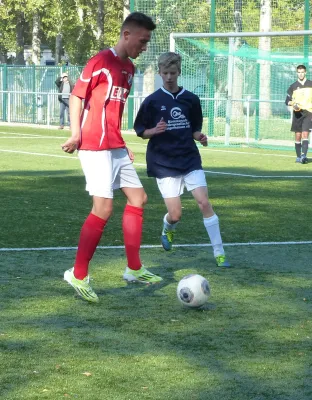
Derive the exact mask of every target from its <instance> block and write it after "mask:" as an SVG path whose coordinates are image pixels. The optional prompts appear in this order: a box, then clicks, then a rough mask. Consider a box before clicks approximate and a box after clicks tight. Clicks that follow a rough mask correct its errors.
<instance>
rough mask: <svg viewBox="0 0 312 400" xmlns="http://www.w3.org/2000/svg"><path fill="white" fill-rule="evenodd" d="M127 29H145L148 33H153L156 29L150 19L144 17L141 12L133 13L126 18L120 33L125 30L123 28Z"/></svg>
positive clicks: (146, 16)
mask: <svg viewBox="0 0 312 400" xmlns="http://www.w3.org/2000/svg"><path fill="white" fill-rule="evenodd" d="M129 27H138V28H145V29H147V30H148V31H153V30H154V29H155V28H156V25H155V23H154V21H153V20H152V18H151V17H149V16H148V15H145V14H143V13H141V12H133V13H131V14H129V15H128V16H127V18H126V19H125V20H124V22H123V24H122V25H121V32H123V31H124V30H125V28H129Z"/></svg>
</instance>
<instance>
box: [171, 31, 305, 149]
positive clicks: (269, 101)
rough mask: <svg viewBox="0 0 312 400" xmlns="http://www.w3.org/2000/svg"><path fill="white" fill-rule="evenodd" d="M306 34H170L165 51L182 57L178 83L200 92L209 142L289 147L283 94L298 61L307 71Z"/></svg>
mask: <svg viewBox="0 0 312 400" xmlns="http://www.w3.org/2000/svg"><path fill="white" fill-rule="evenodd" d="M311 33H312V31H293V32H285V31H284V32H270V33H266V34H265V33H263V32H250V33H248V32H245V33H227V34H225V33H224V34H208V33H207V34H205V33H198V34H191V33H172V34H171V35H170V39H171V40H170V50H171V51H175V52H178V53H180V54H181V56H182V73H181V77H180V84H181V85H182V86H184V87H185V88H187V89H188V90H191V91H193V92H194V93H195V94H197V95H198V96H199V97H200V99H201V103H202V107H203V112H204V129H203V130H204V131H205V132H208V135H209V136H210V144H216V145H217V144H218V143H222V144H225V145H242V144H246V145H249V146H261V147H268V148H269V147H279V148H280V147H281V146H293V141H294V136H293V133H291V132H290V120H291V116H292V110H291V109H290V107H287V106H286V105H285V98H286V94H287V89H288V87H289V86H290V85H291V84H292V83H293V82H294V81H295V80H297V75H296V67H297V66H298V65H301V64H303V65H305V66H306V68H307V75H308V78H309V72H312V57H311V56H310V55H309V54H311V51H310V50H311V48H310V46H309V41H308V40H307V37H308V34H311ZM310 76H311V74H310Z"/></svg>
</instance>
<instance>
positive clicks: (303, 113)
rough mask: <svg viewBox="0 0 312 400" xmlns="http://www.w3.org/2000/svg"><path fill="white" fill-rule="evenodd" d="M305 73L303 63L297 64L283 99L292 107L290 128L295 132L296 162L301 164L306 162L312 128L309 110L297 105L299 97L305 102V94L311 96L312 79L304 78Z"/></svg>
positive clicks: (311, 117) (311, 115)
mask: <svg viewBox="0 0 312 400" xmlns="http://www.w3.org/2000/svg"><path fill="white" fill-rule="evenodd" d="M306 74H307V71H306V67H305V66H304V65H298V67H297V76H298V79H297V80H296V82H294V83H293V84H292V85H290V86H289V88H288V90H287V97H286V100H285V104H286V105H288V106H292V107H293V109H294V111H293V116H292V124H291V129H290V130H291V131H292V132H295V149H296V155H297V158H296V162H297V163H301V164H306V163H307V161H308V159H307V153H308V148H309V131H311V129H312V112H311V110H310V111H308V110H307V109H303V108H302V107H299V106H298V105H297V102H298V98H299V97H300V100H301V101H302V102H303V103H305V101H304V100H305V99H304V97H305V96H309V97H311V90H312V89H311V88H312V81H310V80H308V79H307V78H306ZM303 89H304V90H303Z"/></svg>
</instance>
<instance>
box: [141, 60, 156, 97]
mask: <svg viewBox="0 0 312 400" xmlns="http://www.w3.org/2000/svg"><path fill="white" fill-rule="evenodd" d="M154 88H155V71H154V68H153V66H152V65H149V66H148V67H147V68H146V70H145V71H144V75H143V96H144V97H145V96H148V95H149V94H151V93H153V92H154Z"/></svg>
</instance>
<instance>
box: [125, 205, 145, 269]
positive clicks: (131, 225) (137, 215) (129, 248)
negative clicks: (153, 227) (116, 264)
mask: <svg viewBox="0 0 312 400" xmlns="http://www.w3.org/2000/svg"><path fill="white" fill-rule="evenodd" d="M143 211H144V210H143V208H140V207H134V206H130V205H129V204H127V205H126V207H125V210H124V214H123V218H122V230H123V234H124V243H125V248H126V256H127V260H128V267H129V268H130V269H134V270H138V269H140V268H141V266H142V264H141V260H140V246H141V239H142V229H143Z"/></svg>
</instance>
